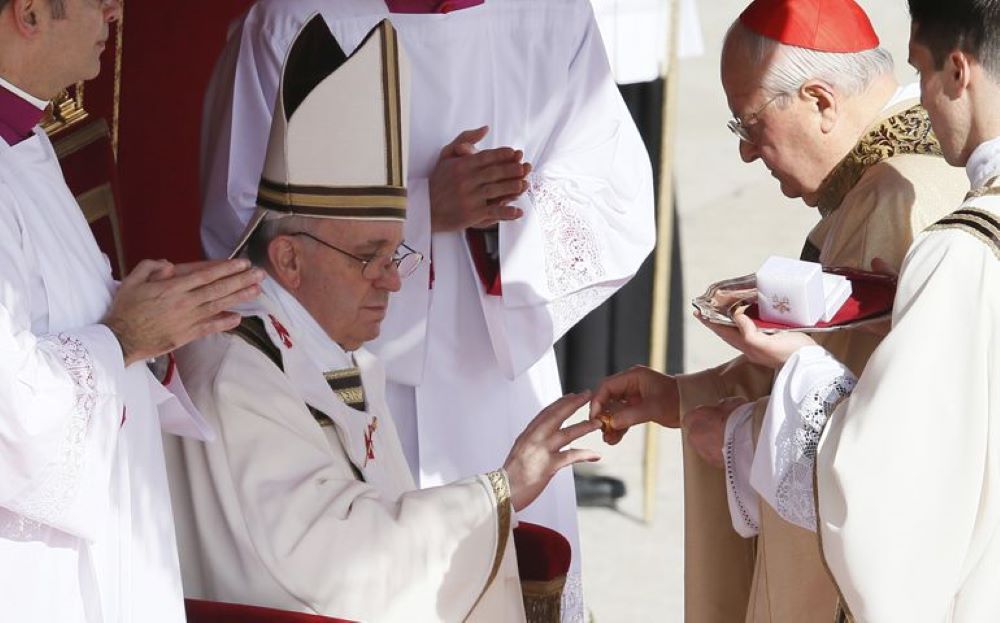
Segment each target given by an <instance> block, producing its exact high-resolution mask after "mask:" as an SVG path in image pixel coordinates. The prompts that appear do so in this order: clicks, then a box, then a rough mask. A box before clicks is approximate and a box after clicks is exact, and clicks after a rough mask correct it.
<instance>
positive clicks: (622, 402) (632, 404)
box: [590, 366, 680, 445]
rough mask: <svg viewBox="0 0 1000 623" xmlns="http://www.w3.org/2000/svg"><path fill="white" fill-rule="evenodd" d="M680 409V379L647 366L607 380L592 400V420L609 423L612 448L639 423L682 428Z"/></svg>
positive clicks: (606, 427) (608, 440)
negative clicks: (678, 380)
mask: <svg viewBox="0 0 1000 623" xmlns="http://www.w3.org/2000/svg"><path fill="white" fill-rule="evenodd" d="M679 410H680V405H679V395H678V392H677V379H675V378H674V377H672V376H668V375H666V374H661V373H659V372H657V371H655V370H653V369H651V368H647V367H646V366H633V367H632V368H630V369H628V370H626V371H624V372H619V373H618V374H615V375H613V376H609V377H608V378H606V379H604V380H603V381H601V384H600V385H599V386H598V387H597V391H596V392H595V393H594V398H593V399H592V400H591V401H590V417H591V419H598V420H601V419H604V420H606V422H607V424H606V425H604V426H603V429H604V441H605V443H608V444H611V445H614V444H616V443H618V442H619V441H621V440H622V437H624V436H625V432H626V431H627V430H628V429H629V428H630V427H632V426H635V425H636V424H642V423H644V422H656V423H658V424H660V425H661V426H666V427H668V428H677V427H679V426H680V413H679ZM609 417H610V420H608V419H607V418H609Z"/></svg>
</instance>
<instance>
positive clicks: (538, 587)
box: [521, 576, 566, 623]
mask: <svg viewBox="0 0 1000 623" xmlns="http://www.w3.org/2000/svg"><path fill="white" fill-rule="evenodd" d="M565 585H566V576H560V577H558V578H555V579H554V580H549V581H548V582H536V581H531V580H522V581H521V598H522V600H523V601H524V614H525V620H526V621H527V623H559V621H560V620H561V617H562V593H563V587H564V586H565Z"/></svg>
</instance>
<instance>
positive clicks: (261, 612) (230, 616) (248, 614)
mask: <svg viewBox="0 0 1000 623" xmlns="http://www.w3.org/2000/svg"><path fill="white" fill-rule="evenodd" d="M184 609H185V610H187V620H188V623H351V622H350V621H348V620H347V619H333V618H330V617H324V616H320V615H318V614H305V613H303V612H288V611H286V610H274V609H272V608H260V607H258V606H245V605H242V604H227V603H222V602H221V601H202V600H200V599H185V600H184Z"/></svg>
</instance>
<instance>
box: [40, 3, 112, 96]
mask: <svg viewBox="0 0 1000 623" xmlns="http://www.w3.org/2000/svg"><path fill="white" fill-rule="evenodd" d="M38 1H39V11H38V13H36V15H38V18H37V19H39V20H40V22H41V27H42V28H43V32H44V33H45V34H44V36H45V46H46V48H47V50H48V52H49V53H48V54H47V55H46V57H47V58H48V59H50V61H49V62H50V65H49V67H50V69H51V71H52V76H53V82H54V83H55V84H59V85H61V86H60V87H58V88H65V87H66V86H69V85H71V84H75V83H76V82H80V81H82V80H90V79H92V78H94V77H96V76H97V74H98V73H99V72H100V69H101V62H100V57H101V53H102V52H103V51H104V48H105V46H106V45H107V40H108V34H109V30H110V25H111V23H112V22H114V21H117V20H118V19H119V18H120V17H121V3H120V2H119V0H63V9H64V10H63V12H62V13H63V14H62V15H60V14H59V11H58V10H55V11H51V10H50V7H51V5H50V4H49V0H38ZM51 8H55V7H51Z"/></svg>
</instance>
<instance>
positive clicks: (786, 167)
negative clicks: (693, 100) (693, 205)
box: [722, 54, 837, 205]
mask: <svg viewBox="0 0 1000 623" xmlns="http://www.w3.org/2000/svg"><path fill="white" fill-rule="evenodd" d="M730 56H732V57H733V58H728V59H727V58H725V57H724V58H723V65H722V88H723V90H724V91H725V92H726V99H727V101H728V103H729V109H730V110H731V111H732V113H733V115H734V116H735V117H737V118H739V119H740V120H741V121H742V122H743V125H744V127H745V128H746V130H747V134H748V136H749V138H750V141H744V140H740V139H737V140H739V151H740V157H741V158H742V159H743V161H744V162H747V163H750V162H753V161H755V160H760V161H761V162H763V163H764V166H766V167H767V169H768V171H770V172H771V175H772V176H773V177H774V178H775V179H777V180H778V183H779V184H780V186H781V192H782V193H783V194H784V195H785V196H786V197H792V198H796V197H801V198H802V199H803V200H804V201H805V202H806V204H808V205H815V204H816V201H817V200H818V197H817V190H818V189H819V187H820V185H821V184H822V183H823V180H825V179H826V177H827V175H828V174H829V173H830V171H831V170H832V168H833V166H835V165H836V161H837V158H836V157H831V154H830V153H829V152H828V149H824V147H825V142H824V139H825V135H824V133H823V132H822V131H821V129H820V116H819V114H818V113H817V112H816V108H815V106H812V105H811V101H809V100H807V99H804V98H802V97H800V96H799V95H798V94H795V93H793V94H790V95H788V96H784V97H779V98H776V99H772V98H774V94H773V93H769V92H767V91H765V90H764V89H763V88H762V87H761V86H760V84H761V79H762V78H763V74H762V73H761V72H753V71H751V70H750V68H749V63H748V62H746V60H745V59H744V58H742V57H736V56H737V55H735V54H733V55H730Z"/></svg>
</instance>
